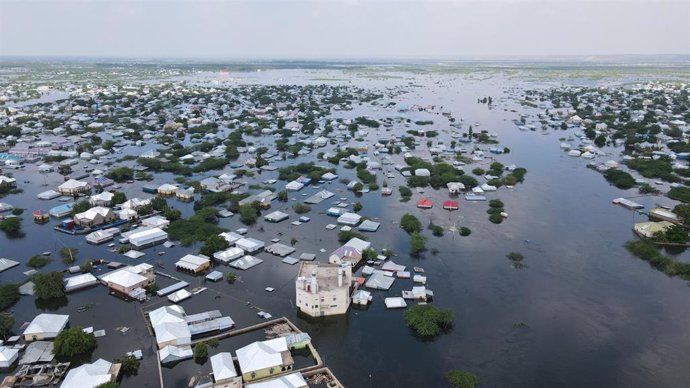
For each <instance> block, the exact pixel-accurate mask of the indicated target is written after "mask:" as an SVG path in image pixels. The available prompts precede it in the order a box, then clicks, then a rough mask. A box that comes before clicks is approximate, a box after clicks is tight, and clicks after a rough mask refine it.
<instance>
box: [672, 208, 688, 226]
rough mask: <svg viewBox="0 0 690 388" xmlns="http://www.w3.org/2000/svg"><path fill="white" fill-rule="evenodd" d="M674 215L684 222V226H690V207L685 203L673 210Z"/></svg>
mask: <svg viewBox="0 0 690 388" xmlns="http://www.w3.org/2000/svg"><path fill="white" fill-rule="evenodd" d="M673 213H675V214H676V215H677V216H678V217H679V218H680V219H681V220H682V221H683V224H685V225H688V224H690V205H688V204H685V203H681V204H678V205H676V206H675V207H674V208H673Z"/></svg>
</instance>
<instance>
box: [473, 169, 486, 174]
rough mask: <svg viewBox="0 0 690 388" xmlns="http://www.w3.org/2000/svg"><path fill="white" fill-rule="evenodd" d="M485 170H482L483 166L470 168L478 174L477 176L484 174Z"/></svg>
mask: <svg viewBox="0 0 690 388" xmlns="http://www.w3.org/2000/svg"><path fill="white" fill-rule="evenodd" d="M485 172H486V171H484V169H483V168H480V167H475V168H473V169H472V174H474V175H479V176H481V175H484V173H485Z"/></svg>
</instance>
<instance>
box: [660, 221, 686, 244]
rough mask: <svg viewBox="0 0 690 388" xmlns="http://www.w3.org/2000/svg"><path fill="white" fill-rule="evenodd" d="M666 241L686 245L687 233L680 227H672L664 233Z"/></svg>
mask: <svg viewBox="0 0 690 388" xmlns="http://www.w3.org/2000/svg"><path fill="white" fill-rule="evenodd" d="M664 234H665V237H666V241H668V242H670V243H674V244H687V243H688V231H687V230H686V229H685V228H684V227H682V226H680V225H672V226H670V227H669V228H668V229H666V232H665V233H664Z"/></svg>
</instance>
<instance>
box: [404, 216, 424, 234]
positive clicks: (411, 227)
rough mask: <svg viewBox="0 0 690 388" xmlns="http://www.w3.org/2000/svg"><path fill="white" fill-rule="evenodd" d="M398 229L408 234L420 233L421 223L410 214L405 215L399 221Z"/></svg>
mask: <svg viewBox="0 0 690 388" xmlns="http://www.w3.org/2000/svg"><path fill="white" fill-rule="evenodd" d="M400 227H401V228H403V230H405V231H406V232H407V233H408V234H412V233H419V232H421V231H422V223H421V222H420V221H419V220H418V219H417V217H415V216H413V215H412V214H410V213H405V214H404V215H403V216H402V218H401V219H400Z"/></svg>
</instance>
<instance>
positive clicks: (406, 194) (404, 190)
mask: <svg viewBox="0 0 690 388" xmlns="http://www.w3.org/2000/svg"><path fill="white" fill-rule="evenodd" d="M398 191H399V192H400V196H401V197H402V201H403V202H407V201H409V200H410V198H411V197H412V190H410V189H409V188H408V187H406V186H400V187H398Z"/></svg>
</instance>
